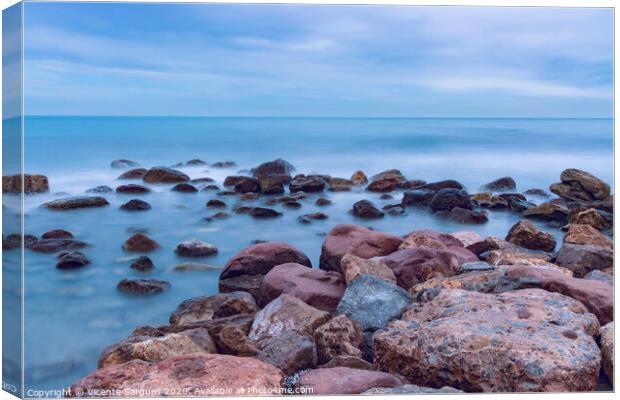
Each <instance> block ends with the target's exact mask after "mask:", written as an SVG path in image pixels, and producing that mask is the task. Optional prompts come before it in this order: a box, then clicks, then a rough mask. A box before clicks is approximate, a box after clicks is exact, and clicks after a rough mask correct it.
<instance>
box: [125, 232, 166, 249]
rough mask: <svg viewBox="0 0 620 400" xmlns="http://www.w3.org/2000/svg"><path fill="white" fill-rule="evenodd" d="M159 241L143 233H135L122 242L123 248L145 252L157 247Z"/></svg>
mask: <svg viewBox="0 0 620 400" xmlns="http://www.w3.org/2000/svg"><path fill="white" fill-rule="evenodd" d="M160 247H161V246H160V245H159V243H157V242H156V241H154V240H153V239H151V238H150V237H148V236H146V235H145V234H144V233H136V234H135V235H133V236H132V237H130V238H129V239H127V240H126V241H125V243H123V250H125V251H131V252H138V253H146V252H149V251H154V250H157V249H159V248H160Z"/></svg>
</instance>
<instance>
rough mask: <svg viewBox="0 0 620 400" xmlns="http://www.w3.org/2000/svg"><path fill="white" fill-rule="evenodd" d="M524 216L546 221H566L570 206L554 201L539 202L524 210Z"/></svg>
mask: <svg viewBox="0 0 620 400" xmlns="http://www.w3.org/2000/svg"><path fill="white" fill-rule="evenodd" d="M523 216H525V217H530V218H537V219H542V220H546V221H560V222H565V221H566V220H567V219H568V208H567V207H566V206H565V205H563V204H561V203H559V202H554V201H549V202H546V203H542V204H539V205H537V206H535V207H531V208H528V209H527V210H525V211H523Z"/></svg>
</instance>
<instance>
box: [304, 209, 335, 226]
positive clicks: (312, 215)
mask: <svg viewBox="0 0 620 400" xmlns="http://www.w3.org/2000/svg"><path fill="white" fill-rule="evenodd" d="M327 218H329V217H328V216H327V214H323V213H322V212H316V213H310V214H304V215H301V216H299V218H298V220H299V222H301V223H302V224H309V223H310V222H312V221H316V220H324V219H327Z"/></svg>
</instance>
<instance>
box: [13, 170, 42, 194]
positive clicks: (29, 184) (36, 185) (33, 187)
mask: <svg viewBox="0 0 620 400" xmlns="http://www.w3.org/2000/svg"><path fill="white" fill-rule="evenodd" d="M23 183H24V185H23V192H24V193H45V192H49V190H50V187H49V183H48V181H47V176H44V175H31V174H24V175H23ZM2 193H13V194H17V193H22V175H21V174H18V175H4V176H2Z"/></svg>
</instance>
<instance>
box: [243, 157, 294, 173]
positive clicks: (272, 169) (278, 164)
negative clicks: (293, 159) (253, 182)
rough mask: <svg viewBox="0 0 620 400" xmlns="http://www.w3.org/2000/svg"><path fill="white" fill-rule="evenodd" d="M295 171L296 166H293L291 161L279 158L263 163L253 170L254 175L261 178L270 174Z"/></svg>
mask: <svg viewBox="0 0 620 400" xmlns="http://www.w3.org/2000/svg"><path fill="white" fill-rule="evenodd" d="M294 171H295V167H293V165H292V164H291V163H289V162H288V161H284V160H283V159H281V158H278V159H276V160H273V161H268V162H266V163H262V164H261V165H259V166H258V167H256V168H254V169H253V170H252V175H254V177H255V178H260V177H263V176H270V175H290V174H291V173H293V172H294Z"/></svg>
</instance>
